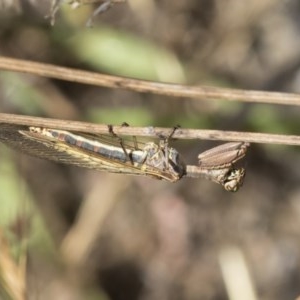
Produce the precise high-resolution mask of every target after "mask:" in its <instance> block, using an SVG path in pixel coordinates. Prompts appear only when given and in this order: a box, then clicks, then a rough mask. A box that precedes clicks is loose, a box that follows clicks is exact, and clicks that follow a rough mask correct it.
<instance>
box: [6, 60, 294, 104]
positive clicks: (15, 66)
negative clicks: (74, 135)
mask: <svg viewBox="0 0 300 300" xmlns="http://www.w3.org/2000/svg"><path fill="white" fill-rule="evenodd" d="M1 69H2V70H7V71H15V72H24V73H30V74H35V75H39V76H44V77H50V78H55V79H61V80H66V81H72V82H79V83H84V84H90V85H96V86H104V87H108V88H123V89H127V90H131V91H135V92H142V93H153V94H158V95H165V96H171V97H184V98H191V99H198V100H209V99H217V100H227V101H243V102H251V103H268V104H281V105H298V106H299V105H300V95H298V94H290V93H279V92H262V91H254V90H240V89H229V88H219V87H212V86H186V85H180V84H170V83H160V82H153V81H146V80H137V79H131V78H125V77H120V76H110V75H104V74H99V73H94V72H87V71H81V70H76V69H70V68H65V67H58V66H54V65H50V64H43V63H37V62H31V61H27V60H20V59H14V58H8V57H0V70H1Z"/></svg>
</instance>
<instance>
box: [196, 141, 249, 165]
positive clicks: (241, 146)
mask: <svg viewBox="0 0 300 300" xmlns="http://www.w3.org/2000/svg"><path fill="white" fill-rule="evenodd" d="M248 147H249V143H245V142H242V143H236V142H233V143H226V144H223V145H220V146H217V147H214V148H212V149H209V150H207V151H204V152H203V153H200V154H199V155H198V160H199V166H200V167H202V168H210V169H219V168H226V167H230V166H231V165H232V164H233V163H235V162H236V161H238V160H240V159H241V158H243V157H244V156H245V154H246V152H247V148H248Z"/></svg>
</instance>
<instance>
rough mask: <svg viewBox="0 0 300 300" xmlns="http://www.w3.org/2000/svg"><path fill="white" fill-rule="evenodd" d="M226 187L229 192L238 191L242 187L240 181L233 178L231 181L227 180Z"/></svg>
mask: <svg viewBox="0 0 300 300" xmlns="http://www.w3.org/2000/svg"><path fill="white" fill-rule="evenodd" d="M224 188H225V190H226V191H228V192H237V191H238V189H239V188H240V186H239V183H238V182H237V180H231V181H227V182H226V183H225V184H224Z"/></svg>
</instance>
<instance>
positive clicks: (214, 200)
mask: <svg viewBox="0 0 300 300" xmlns="http://www.w3.org/2000/svg"><path fill="white" fill-rule="evenodd" d="M78 2H80V1H78ZM81 2H88V1H87V0H85V1H81ZM98 5H99V4H92V5H82V6H80V7H79V8H77V9H76V10H74V9H72V8H71V5H69V4H68V3H67V2H63V3H62V4H61V6H60V10H59V11H58V13H57V16H56V22H55V25H54V26H53V27H51V26H50V23H49V19H45V15H47V14H49V10H50V6H51V3H50V0H44V1H37V0H27V1H26V0H0V54H1V55H3V56H10V57H14V58H21V59H28V60H33V61H38V62H46V63H51V64H57V65H61V66H67V67H72V68H79V69H84V70H92V71H97V72H101V73H107V74H113V75H121V76H128V77H133V78H139V79H149V80H155V81H163V82H175V83H182V84H190V85H203V84H205V85H213V86H219V87H221V86H222V87H236V88H244V89H256V90H268V91H286V92H296V93H297V92H299V91H300V73H299V70H300V69H299V67H300V23H299V22H300V21H299V20H300V2H299V1H297V0H287V1H279V0H253V1H240V0H227V1H225V0H219V1H215V0H197V1H196V0H185V1H166V0H160V1H155V0H128V1H127V3H124V4H121V3H120V4H115V5H114V6H113V7H112V8H111V9H110V10H108V11H107V12H105V13H104V14H101V15H99V16H96V17H95V18H94V22H93V27H92V28H86V27H85V23H86V21H87V20H88V19H89V16H90V15H91V14H92V12H93V11H94V9H95V8H97V6H98ZM0 111H1V112H4V113H17V114H25V115H31V116H43V117H51V118H61V119H66V120H67V119H70V120H83V121H89V122H97V123H109V124H121V123H122V122H124V121H126V122H127V123H129V124H130V125H134V126H150V125H151V126H165V127H173V126H174V125H176V124H180V125H181V126H182V127H185V128H203V129H220V130H234V131H254V132H265V133H280V134H295V135H296V134H299V108H298V107H292V106H279V105H262V104H255V105H253V104H249V103H237V102H234V103H231V102H226V101H212V100H207V101H195V100H189V99H174V98H170V97H165V96H157V95H150V94H140V93H134V92H129V91H125V90H121V89H119V90H112V89H108V88H100V87H93V86H85V85H82V84H77V83H70V82H63V81H59V80H52V79H46V78H39V77H37V76H31V75H27V74H21V73H13V72H0ZM0 130H1V129H0ZM217 144H219V143H215V142H214V143H212V142H209V141H174V142H172V146H174V147H175V148H176V149H178V150H180V152H181V153H182V154H183V155H184V157H185V158H186V161H187V162H189V163H194V164H195V163H196V157H197V154H198V153H199V152H201V151H203V150H206V149H208V148H209V147H211V146H214V145H217ZM245 164H246V168H247V176H246V180H245V183H244V186H243V187H242V188H241V189H240V190H239V191H238V192H237V193H234V194H232V193H228V192H226V191H224V190H223V189H222V187H221V186H218V185H216V184H215V183H212V182H207V181H205V180H194V179H183V180H181V181H180V182H178V183H176V184H172V183H167V182H161V181H156V180H152V179H149V178H138V177H131V176H122V175H115V174H107V173H101V172H96V171H89V170H84V169H79V168H76V167H70V166H65V165H58V164H55V163H50V162H46V161H42V160H39V159H34V158H31V157H27V156H25V155H21V154H20V153H16V152H14V151H10V150H9V149H8V148H7V147H5V146H3V145H0V226H1V227H0V233H1V234H2V235H3V240H2V242H1V243H0V278H1V279H0V282H1V283H2V284H1V288H0V299H10V298H11V299H21V298H17V297H14V296H12V295H13V293H12V292H11V289H12V288H11V287H10V286H8V287H7V281H6V279H5V278H6V275H5V274H7V273H8V274H10V275H14V276H12V282H15V283H16V285H17V284H18V283H17V282H18V280H21V279H20V278H18V276H17V275H16V274H17V273H18V272H16V273H14V272H13V268H12V267H11V268H10V267H8V265H9V264H5V263H7V262H9V261H10V259H12V258H13V259H14V261H15V262H16V264H17V265H19V263H20V257H21V258H22V257H23V258H24V257H25V251H27V252H28V258H27V271H26V275H27V276H26V277H27V279H26V281H27V288H26V289H27V296H28V299H100V300H102V299H105V300H108V299H111V300H119V299H133V300H135V299H142V300H156V299H178V300H180V299H192V300H193V299H201V300H223V299H230V300H236V299H246V300H248V299H249V300H252V299H253V300H255V299H264V300H277V299H278V300H279V299H296V298H297V297H298V296H299V295H300V285H299V282H300V187H299V182H300V168H299V164H300V156H299V149H298V148H296V147H288V146H272V145H268V146H267V145H262V144H258V145H252V146H251V148H250V150H249V152H248V155H247V157H246V159H245ZM4 241H5V242H6V243H7V244H6V246H7V250H8V251H4V249H6V248H4V244H5V242H4ZM24 245H26V246H24ZM25 248H26V249H25ZM1 253H2V254H1ZM21 261H22V260H21ZM10 272H11V273H10ZM12 286H13V284H12ZM9 297H10V298H9Z"/></svg>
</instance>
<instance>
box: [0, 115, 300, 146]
mask: <svg viewBox="0 0 300 300" xmlns="http://www.w3.org/2000/svg"><path fill="white" fill-rule="evenodd" d="M1 123H7V124H15V125H25V126H34V127H46V128H55V129H60V130H70V131H78V132H86V133H93V134H109V126H108V125H105V124H94V123H86V122H79V121H67V120H58V119H48V118H38V117H30V116H22V115H13V114H2V113H0V131H1V126H2V124H1ZM113 131H114V133H115V134H117V135H123V136H124V135H125V136H144V137H152V138H159V136H168V135H169V134H170V128H161V127H131V126H129V127H124V126H114V127H113ZM173 138H175V139H201V140H222V141H237V142H249V143H266V144H283V145H298V146H300V136H298V135H281V134H270V133H254V132H237V131H224V130H206V129H183V128H178V129H177V130H176V131H175V133H174V135H173Z"/></svg>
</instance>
